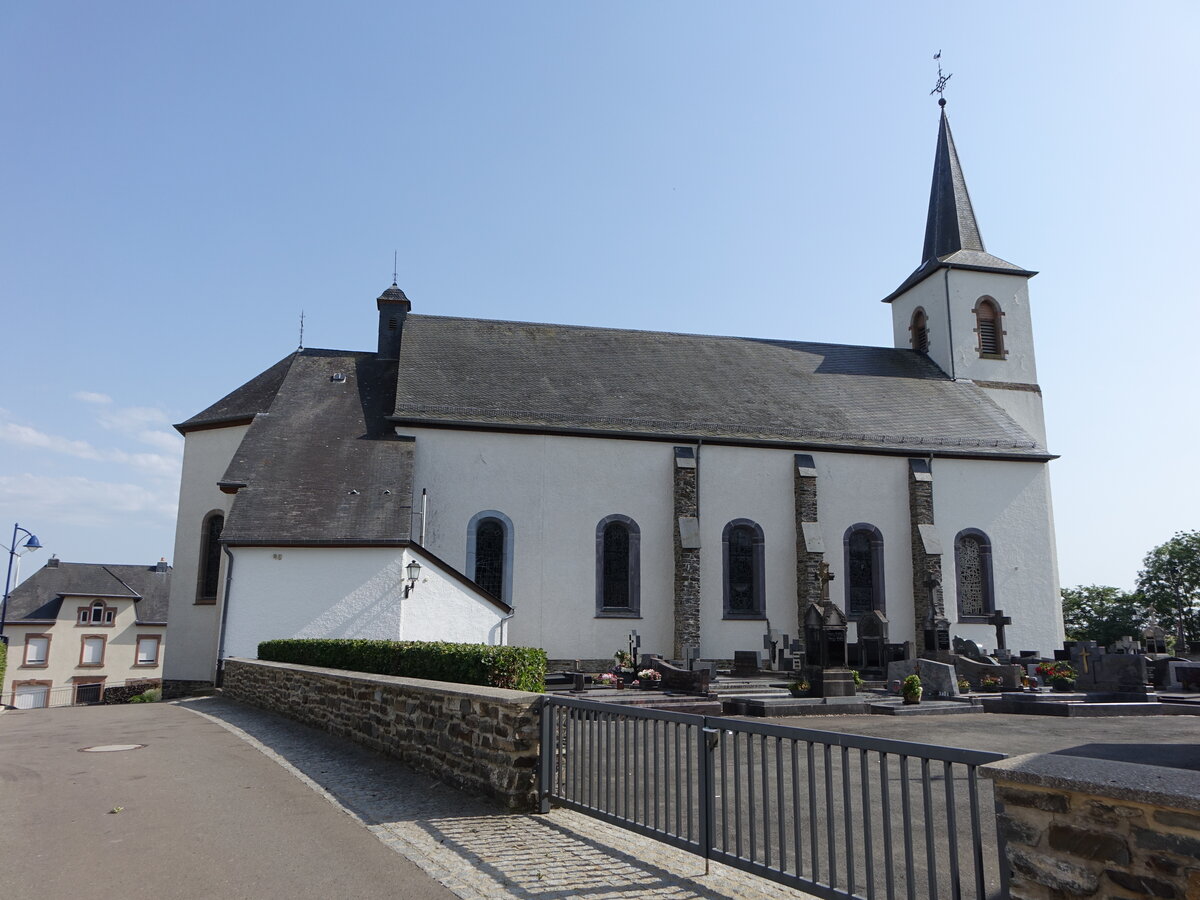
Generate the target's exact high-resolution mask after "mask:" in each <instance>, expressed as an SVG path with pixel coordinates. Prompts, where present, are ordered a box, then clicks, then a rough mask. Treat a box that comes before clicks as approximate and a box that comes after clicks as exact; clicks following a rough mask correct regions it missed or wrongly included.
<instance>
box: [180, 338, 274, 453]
mask: <svg viewBox="0 0 1200 900" xmlns="http://www.w3.org/2000/svg"><path fill="white" fill-rule="evenodd" d="M295 358H296V354H295V353H291V354H288V355H287V356H285V357H284V358H283V359H281V360H280V361H279V362H277V363H275V365H273V366H271V367H270V368H269V369H267V370H266V371H265V372H261V373H260V374H258V375H256V376H254V377H253V378H251V379H250V380H249V381H247V382H246V383H245V384H243V385H242V386H241V387H239V388H237V389H235V390H234V391H232V392H230V393H229V394H226V395H225V396H224V397H222V398H221V399H220V400H218V401H217V402H216V403H214V404H213V405H212V406H210V407H208V408H207V409H205V410H203V411H202V412H199V413H197V414H196V415H194V416H192V417H191V418H190V419H188V420H187V421H186V422H182V423H180V424H178V425H176V426H175V430H176V431H178V432H180V433H181V434H187V433H188V432H189V431H199V430H201V429H205V428H219V427H222V426H228V425H242V424H246V423H248V422H250V421H252V420H253V419H254V417H255V416H256V415H258V414H259V413H264V412H266V411H267V410H268V409H270V407H271V403H272V401H274V399H275V395H276V393H277V392H278V391H279V387H280V385H282V384H283V380H284V378H285V377H286V376H287V373H288V369H289V368H290V367H291V364H292V361H293V360H294V359H295Z"/></svg>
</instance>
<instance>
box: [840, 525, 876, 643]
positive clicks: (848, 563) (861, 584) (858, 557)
mask: <svg viewBox="0 0 1200 900" xmlns="http://www.w3.org/2000/svg"><path fill="white" fill-rule="evenodd" d="M842 554H843V562H844V565H845V570H846V581H845V585H846V587H845V592H846V593H845V599H846V617H847V618H849V619H859V618H861V617H862V616H865V615H866V614H867V613H869V612H871V610H873V609H877V610H879V611H880V612H886V611H887V606H886V603H885V598H884V592H883V534H882V533H881V532H880V530H879V529H878V528H876V527H875V526H874V525H871V524H869V523H867V522H859V523H858V524H857V525H851V526H850V527H849V528H847V529H846V533H845V535H843V536H842Z"/></svg>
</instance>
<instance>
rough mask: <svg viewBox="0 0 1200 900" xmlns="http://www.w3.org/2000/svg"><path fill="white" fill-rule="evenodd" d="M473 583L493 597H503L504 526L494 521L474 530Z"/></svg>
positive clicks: (489, 520) (485, 521)
mask: <svg viewBox="0 0 1200 900" xmlns="http://www.w3.org/2000/svg"><path fill="white" fill-rule="evenodd" d="M475 583H476V584H477V585H479V586H480V587H481V588H483V589H484V590H485V591H487V592H488V593H489V594H491V595H492V596H493V597H502V596H503V595H504V526H503V525H501V524H500V523H499V522H498V521H496V520H495V519H485V520H484V521H482V522H480V523H479V527H478V528H477V529H476V530H475Z"/></svg>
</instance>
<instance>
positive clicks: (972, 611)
mask: <svg viewBox="0 0 1200 900" xmlns="http://www.w3.org/2000/svg"><path fill="white" fill-rule="evenodd" d="M954 572H955V583H956V587H957V589H958V590H957V592H958V618H959V621H963V620H967V621H970V620H971V619H972V618H982V617H984V616H988V615H991V614H992V613H993V612H994V611H995V607H996V603H995V596H994V593H993V590H994V585H993V583H992V542H991V541H990V540H988V536H987V535H986V534H984V533H983V532H982V531H980V530H979V529H977V528H968V529H966V530H964V531H960V532H959V533H958V536H957V537H955V538H954Z"/></svg>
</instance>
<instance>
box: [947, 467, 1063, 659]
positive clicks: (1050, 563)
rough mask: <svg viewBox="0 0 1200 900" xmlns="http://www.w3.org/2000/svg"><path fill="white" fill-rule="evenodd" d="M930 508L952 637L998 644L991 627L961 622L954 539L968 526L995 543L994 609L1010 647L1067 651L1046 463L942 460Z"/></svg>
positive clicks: (993, 552)
mask: <svg viewBox="0 0 1200 900" xmlns="http://www.w3.org/2000/svg"><path fill="white" fill-rule="evenodd" d="M933 505H934V516H935V518H936V520H937V528H938V534H939V536H940V537H941V540H942V547H943V549H944V551H945V552H944V554H943V557H942V576H943V591H944V594H945V599H946V613H947V617H948V618H949V619H950V622H951V627H950V633H951V634H952V635H957V636H959V637H963V638H968V639H970V640H973V641H975V642H976V643H978V644H980V645H981V646H984V647H988V648H994V647H995V646H996V630H995V628H993V627H992V626H991V625H976V624H960V623H959V622H958V621H957V618H958V616H957V611H958V597H957V577H956V572H955V567H954V538H955V536H956V535H957V534H958V533H959V532H960V531H962V530H963V529H966V528H978V529H979V530H981V531H983V532H984V533H985V534H986V535H987V536H988V539H989V540H990V541H991V545H992V577H993V582H994V585H995V604H996V607H997V608H999V609H1002V610H1003V611H1004V614H1005V615H1007V616H1011V617H1012V620H1013V623H1012V625H1009V626H1007V627H1006V628H1005V642H1006V643H1007V645H1008V648H1009V649H1010V650H1013V651H1017V650H1038V651H1040V652H1041V653H1042V654H1044V655H1047V656H1048V655H1050V652H1051V651H1052V650H1054V649H1056V648H1059V647H1061V646H1062V641H1063V637H1064V634H1063V623H1062V598H1061V595H1060V593H1059V581H1058V563H1057V560H1058V555H1057V551H1056V546H1055V537H1054V519H1053V514H1052V510H1051V507H1050V470H1049V467H1048V466H1047V465H1044V464H1037V463H1020V462H989V463H986V464H983V465H981V464H980V463H978V462H976V461H972V460H954V459H937V460H934V463H933Z"/></svg>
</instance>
